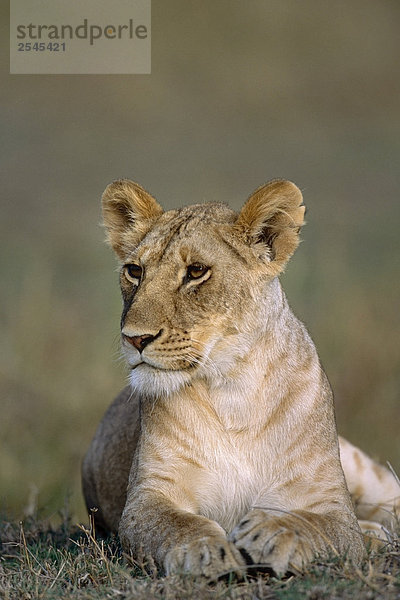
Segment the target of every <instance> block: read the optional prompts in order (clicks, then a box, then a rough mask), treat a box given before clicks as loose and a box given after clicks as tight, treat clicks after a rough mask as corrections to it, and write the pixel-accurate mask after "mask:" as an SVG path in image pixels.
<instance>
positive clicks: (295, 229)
mask: <svg viewBox="0 0 400 600" xmlns="http://www.w3.org/2000/svg"><path fill="white" fill-rule="evenodd" d="M302 202H303V196H302V194H301V192H300V190H299V188H298V187H297V186H296V185H295V184H294V183H292V182H291V181H285V180H281V179H279V180H278V179H277V180H274V181H270V182H269V183H266V184H265V185H263V186H261V187H259V188H258V189H257V190H256V191H255V192H254V193H253V194H252V195H251V196H250V198H249V199H248V200H247V202H246V203H245V205H244V206H243V208H242V210H241V211H240V213H239V217H238V219H237V221H236V227H237V228H239V229H240V230H241V231H242V232H244V233H245V234H246V238H247V239H248V241H249V243H250V244H251V245H253V246H255V247H257V248H260V250H261V253H262V254H264V255H265V254H266V251H267V253H268V256H269V258H270V265H271V267H272V266H273V267H274V270H275V271H276V273H277V274H278V273H279V272H281V271H282V270H283V268H284V266H285V264H286V263H287V261H288V260H289V258H290V257H291V256H292V254H293V252H294V251H295V250H296V248H297V246H298V244H299V231H300V228H301V226H302V225H303V224H304V212H305V206H303V205H302ZM262 250H264V252H263V251H262Z"/></svg>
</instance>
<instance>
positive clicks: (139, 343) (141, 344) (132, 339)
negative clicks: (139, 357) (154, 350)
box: [122, 333, 157, 352]
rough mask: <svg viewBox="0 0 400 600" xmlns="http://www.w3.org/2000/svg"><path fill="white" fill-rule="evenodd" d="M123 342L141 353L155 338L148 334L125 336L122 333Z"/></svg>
mask: <svg viewBox="0 0 400 600" xmlns="http://www.w3.org/2000/svg"><path fill="white" fill-rule="evenodd" d="M122 336H123V338H124V340H126V341H127V342H129V344H132V346H134V347H135V348H136V349H137V350H139V352H143V350H144V349H145V348H146V346H147V345H148V344H150V342H152V341H153V340H154V339H155V338H156V337H157V336H155V335H150V334H145V335H133V336H130V335H125V334H124V333H123V334H122Z"/></svg>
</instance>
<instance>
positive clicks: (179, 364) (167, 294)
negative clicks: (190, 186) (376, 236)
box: [103, 180, 305, 395]
mask: <svg viewBox="0 0 400 600" xmlns="http://www.w3.org/2000/svg"><path fill="white" fill-rule="evenodd" d="M304 210H305V208H304V206H303V205H302V195H301V192H300V190H299V189H298V188H297V187H296V186H295V185H294V184H293V183H291V182H289V181H282V180H275V181H272V182H270V183H267V184H266V185H264V186H262V187H260V188H259V189H257V190H256V191H255V192H254V193H253V194H252V195H251V196H250V198H249V199H248V200H247V202H246V203H245V205H244V206H243V208H242V210H241V211H240V213H239V214H237V213H235V212H234V211H233V210H231V209H230V208H229V207H228V206H226V205H224V204H220V203H210V204H197V205H194V206H187V207H184V208H181V209H177V210H170V211H167V212H164V211H163V209H162V208H161V206H160V205H159V204H158V202H157V201H156V200H155V199H154V198H153V197H152V196H151V195H150V194H149V193H147V192H146V191H145V190H144V189H143V188H142V187H140V186H139V185H138V184H136V183H133V182H132V181H129V180H119V181H115V182H114V183H112V184H110V185H109V186H108V187H107V188H106V190H105V192H104V194H103V216H104V224H105V227H106V230H107V237H108V241H109V243H110V245H111V246H112V248H113V249H114V251H115V252H116V254H117V256H118V258H119V261H120V265H121V268H120V283H121V290H122V297H123V302H124V308H123V312H122V317H121V332H122V344H123V349H124V352H125V355H126V358H127V361H128V364H129V365H130V368H131V377H130V379H131V384H132V386H133V388H136V389H137V390H138V391H140V392H141V393H146V394H148V395H157V394H169V393H171V392H174V391H176V390H177V389H179V387H180V386H182V385H184V384H187V383H189V382H190V381H191V380H192V379H193V378H196V377H206V378H212V379H215V378H218V377H222V378H223V377H224V376H226V375H227V374H228V373H229V371H230V370H231V369H232V368H234V366H235V364H236V363H237V362H238V361H240V360H241V359H242V358H243V357H244V356H245V355H246V353H247V350H248V348H249V346H250V345H252V344H254V343H255V342H256V340H257V337H258V336H259V335H260V333H262V332H264V331H265V328H266V327H267V324H268V318H269V315H270V314H271V312H273V311H275V312H276V310H278V305H279V301H280V300H281V292H280V287H279V284H278V281H277V277H276V276H277V275H279V273H280V272H281V271H282V270H283V268H284V266H285V264H286V263H287V261H288V259H289V258H290V256H291V255H292V254H293V252H294V251H295V249H296V247H297V245H298V242H299V236H298V234H299V230H300V227H301V226H302V224H303V222H304Z"/></svg>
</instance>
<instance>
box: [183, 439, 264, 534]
mask: <svg viewBox="0 0 400 600" xmlns="http://www.w3.org/2000/svg"><path fill="white" fill-rule="evenodd" d="M219 442H220V443H219V446H218V448H213V454H212V456H211V457H210V462H209V464H208V465H207V466H206V467H205V468H203V469H202V471H201V474H200V476H199V478H198V480H197V482H196V486H195V489H194V495H195V498H196V501H197V504H198V510H199V513H200V514H201V515H204V516H205V517H208V518H210V519H213V520H215V521H217V523H219V524H220V525H221V526H222V527H223V528H224V529H225V530H226V531H230V530H232V529H233V527H234V526H235V525H236V524H237V523H238V522H239V521H240V519H241V518H242V517H243V516H244V515H245V514H246V513H247V512H248V510H249V509H250V508H251V507H252V505H254V503H255V502H256V499H257V497H258V496H259V494H260V491H261V489H262V488H263V486H264V485H265V483H266V477H265V473H264V469H262V468H260V465H259V464H258V465H257V464H256V463H255V461H254V460H252V457H251V455H249V453H248V452H245V451H244V450H243V449H242V448H235V447H232V445H230V444H224V440H219Z"/></svg>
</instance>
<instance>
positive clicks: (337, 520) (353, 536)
mask: <svg viewBox="0 0 400 600" xmlns="http://www.w3.org/2000/svg"><path fill="white" fill-rule="evenodd" d="M229 539H230V540H231V541H232V542H233V543H234V544H235V545H236V547H237V548H238V549H239V551H240V552H241V554H242V555H243V556H244V557H245V558H246V561H247V563H249V564H255V565H265V566H267V567H269V568H271V569H272V570H273V571H274V572H275V573H276V574H277V575H284V574H286V573H289V572H292V573H294V572H301V571H302V570H304V567H305V566H306V565H307V563H309V562H310V561H311V560H313V558H315V557H317V556H325V557H326V556H329V555H342V556H346V557H347V558H349V559H351V560H352V561H353V562H355V563H358V562H359V561H360V560H361V558H362V556H363V554H364V547H363V543H362V536H361V532H360V531H359V528H358V525H357V522H356V520H355V519H352V516H351V515H350V516H349V518H346V512H345V513H344V514H341V513H339V512H338V513H336V512H330V513H327V514H315V513H312V512H308V511H306V510H293V511H279V510H277V511H271V510H262V509H254V510H251V511H250V512H249V513H248V514H247V515H246V516H245V517H244V518H243V519H242V521H241V522H240V523H239V524H238V525H237V526H236V527H235V528H234V530H233V531H232V533H231V534H230V535H229Z"/></svg>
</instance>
